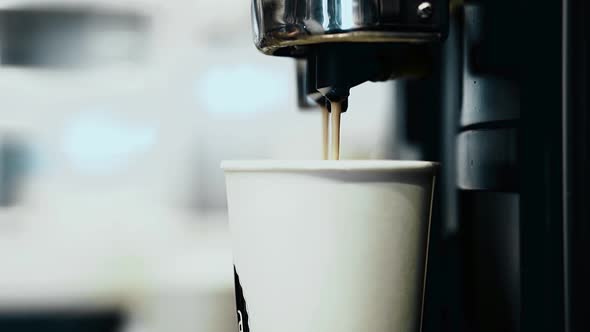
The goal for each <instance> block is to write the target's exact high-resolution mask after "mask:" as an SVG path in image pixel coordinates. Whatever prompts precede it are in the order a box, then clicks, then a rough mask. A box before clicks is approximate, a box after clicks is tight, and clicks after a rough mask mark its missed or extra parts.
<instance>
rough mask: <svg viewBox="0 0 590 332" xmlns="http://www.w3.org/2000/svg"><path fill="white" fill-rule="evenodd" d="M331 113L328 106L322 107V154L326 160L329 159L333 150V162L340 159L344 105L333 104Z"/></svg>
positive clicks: (331, 157)
mask: <svg viewBox="0 0 590 332" xmlns="http://www.w3.org/2000/svg"><path fill="white" fill-rule="evenodd" d="M330 106H331V107H330V108H331V112H330V111H329V110H328V107H327V106H322V146H323V149H322V153H323V158H324V160H327V159H328V155H329V153H330V150H331V154H330V156H329V157H330V158H329V159H331V160H339V159H340V115H341V113H342V103H340V102H332V103H331V105H330ZM330 116H331V117H332V142H331V143H332V145H331V149H330V141H329V137H330V135H329V130H330V121H329V120H330Z"/></svg>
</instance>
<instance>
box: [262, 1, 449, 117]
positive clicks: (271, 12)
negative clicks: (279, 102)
mask: <svg viewBox="0 0 590 332" xmlns="http://www.w3.org/2000/svg"><path fill="white" fill-rule="evenodd" d="M448 11H449V2H448V0H431V1H416V0H348V1H343V0H252V22H253V28H254V42H255V44H256V47H257V48H258V49H259V50H260V51H261V52H263V53H265V54H268V55H275V56H288V57H293V58H296V59H297V60H298V61H297V62H298V65H297V69H298V90H299V104H300V106H304V107H307V106H310V105H314V104H316V105H317V104H320V105H324V104H326V103H327V104H328V105H329V104H330V103H329V102H339V103H341V105H342V106H343V111H345V110H346V104H347V100H348V96H349V94H350V89H351V88H353V87H355V86H357V85H359V84H361V83H363V82H367V81H385V80H389V79H394V78H401V77H419V76H422V75H425V74H426V73H427V72H428V71H429V67H430V64H431V61H430V58H429V54H430V52H429V47H430V46H431V44H432V43H435V42H438V41H440V40H442V39H443V38H444V37H445V36H446V33H447V25H448V15H449V14H448Z"/></svg>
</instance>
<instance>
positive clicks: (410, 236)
mask: <svg viewBox="0 0 590 332" xmlns="http://www.w3.org/2000/svg"><path fill="white" fill-rule="evenodd" d="M222 168H223V169H224V170H225V176H226V184H227V199H228V208H229V222H230V231H231V234H232V241H233V255H234V265H235V271H236V275H235V278H236V302H237V310H238V313H237V315H238V330H239V331H246V332H248V331H251V332H349V331H354V332H357V331H370V332H398V331H399V332H413V331H419V330H420V328H421V313H422V300H423V289H424V279H425V271H426V261H427V251H428V231H429V225H430V211H431V204H432V196H433V188H434V179H435V169H436V164H435V163H431V162H422V161H227V162H223V163H222Z"/></svg>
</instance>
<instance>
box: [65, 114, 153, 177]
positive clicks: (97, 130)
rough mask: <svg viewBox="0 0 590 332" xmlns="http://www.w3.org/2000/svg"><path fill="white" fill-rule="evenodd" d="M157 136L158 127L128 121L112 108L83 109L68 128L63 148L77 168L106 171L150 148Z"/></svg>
mask: <svg viewBox="0 0 590 332" xmlns="http://www.w3.org/2000/svg"><path fill="white" fill-rule="evenodd" d="M156 136H157V135H156V129H155V128H153V127H146V126H140V125H137V124H127V123H125V121H123V120H121V119H117V118H116V116H115V115H114V113H111V112H90V113H83V114H81V115H79V116H77V117H76V118H75V119H74V120H73V121H72V122H71V123H70V124H69V126H68V127H67V128H66V131H65V133H64V137H63V151H64V153H65V155H66V157H67V158H68V160H69V161H70V163H71V165H72V166H73V167H74V168H75V169H76V170H77V171H80V172H84V173H92V174H96V175H103V174H105V173H106V174H108V173H112V172H115V171H117V170H118V169H121V168H123V167H125V166H126V165H127V164H128V163H129V162H130V161H131V158H133V157H136V156H137V155H138V154H140V153H142V152H145V151H147V150H148V149H149V148H150V147H152V146H153V145H154V143H155V141H156Z"/></svg>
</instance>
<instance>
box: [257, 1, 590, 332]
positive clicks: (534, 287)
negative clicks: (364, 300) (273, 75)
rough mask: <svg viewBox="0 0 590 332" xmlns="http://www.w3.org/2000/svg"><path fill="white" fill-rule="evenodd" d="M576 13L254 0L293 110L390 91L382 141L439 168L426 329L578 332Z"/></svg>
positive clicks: (584, 325)
mask: <svg viewBox="0 0 590 332" xmlns="http://www.w3.org/2000/svg"><path fill="white" fill-rule="evenodd" d="M588 14H590V8H589V6H588V5H587V4H585V3H584V2H583V1H574V0H563V1H560V0H550V1H546V2H543V4H542V5H541V4H540V3H539V2H537V1H529V0H521V1H516V2H515V1H510V0H494V1H485V0H464V1H461V0H458V1H450V2H449V1H447V0H348V1H346V0H253V1H252V23H253V28H254V43H255V45H256V47H257V48H258V49H259V50H260V51H261V52H263V53H265V54H267V55H274V56H287V57H292V58H295V59H296V62H297V76H298V77H297V79H298V90H299V91H298V96H299V98H298V101H299V105H300V106H301V108H313V107H315V106H317V105H318V104H319V105H324V104H326V103H328V102H343V103H344V104H346V101H347V99H348V97H349V95H350V93H351V92H350V91H351V89H352V88H353V87H355V86H357V85H359V84H362V83H363V82H366V81H385V80H390V79H396V80H397V81H396V83H395V84H394V86H393V88H392V96H394V98H392V105H393V107H392V112H394V113H395V114H399V115H401V116H399V117H398V118H399V119H402V120H403V123H402V126H403V127H404V130H402V131H400V133H393V135H402V136H403V137H396V138H397V139H396V140H395V141H396V142H405V144H411V145H412V146H414V147H418V150H419V152H420V153H419V157H420V158H422V159H426V160H435V161H439V162H440V163H441V165H442V167H441V171H440V175H439V186H438V195H437V197H438V202H437V204H436V206H435V210H434V215H433V220H432V232H431V246H430V252H429V271H428V276H427V283H426V299H425V311H424V317H423V320H424V323H423V331H453V332H456V331H478V332H479V331H498V330H503V331H586V330H590V325H589V322H588V317H590V315H589V312H588V306H587V305H584V303H583V302H582V301H583V299H584V298H585V297H586V296H588V286H587V283H585V282H583V280H587V279H588V277H589V276H590V269H589V267H588V265H589V264H588V262H587V259H584V257H583V256H584V255H583V254H582V253H584V252H589V251H588V250H589V249H590V248H589V241H588V237H589V236H590V211H589V206H588V204H585V203H584V198H585V197H586V200H587V197H590V177H589V176H588V174H587V172H586V171H585V170H588V169H590V138H589V136H588V135H589V134H588V130H589V129H590V116H589V115H588V104H587V102H588V95H587V91H588V76H589V74H590V73H589V72H588V53H587V52H588V40H590V38H588V36H587V34H588V30H589V29H588V27H587V26H586V24H585V23H584V17H585V16H587V15H588ZM352 93H354V91H353V92H352ZM328 104H329V103H328ZM354 111H357V110H351V112H354ZM358 111H362V110H358ZM344 121H346V120H344ZM402 144H404V143H402ZM402 157H403V156H402Z"/></svg>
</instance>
